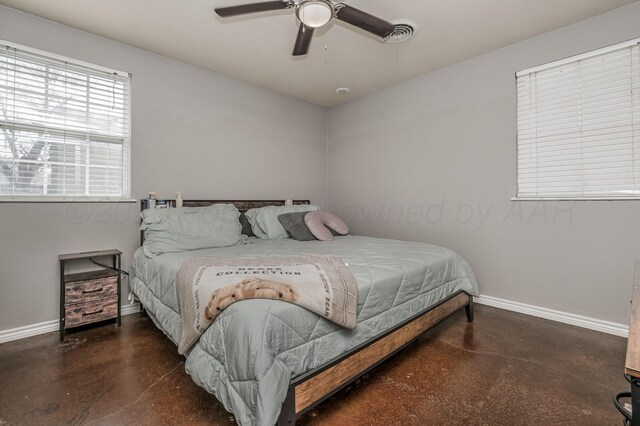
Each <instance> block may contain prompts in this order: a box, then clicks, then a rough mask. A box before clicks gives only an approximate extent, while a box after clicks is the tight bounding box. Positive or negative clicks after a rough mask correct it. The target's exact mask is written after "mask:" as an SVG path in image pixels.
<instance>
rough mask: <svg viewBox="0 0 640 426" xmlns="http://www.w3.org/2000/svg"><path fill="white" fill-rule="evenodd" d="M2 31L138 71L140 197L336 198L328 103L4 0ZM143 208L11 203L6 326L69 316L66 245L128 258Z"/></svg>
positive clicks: (2, 243)
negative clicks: (61, 292) (61, 278)
mask: <svg viewBox="0 0 640 426" xmlns="http://www.w3.org/2000/svg"><path fill="white" fill-rule="evenodd" d="M0 39H4V40H8V41H12V42H15V43H20V44H24V45H27V46H31V47H35V48H38V49H42V50H46V51H50V52H54V53H58V54H61V55H65V56H69V57H71V58H75V59H80V60H83V61H87V62H90V63H95V64H99V65H103V66H106V67H110V68H115V69H119V70H122V71H128V72H131V73H132V74H133V82H132V105H133V108H132V123H133V127H132V142H131V144H132V167H131V168H132V194H133V197H134V198H141V197H142V198H144V196H145V194H146V193H147V192H148V191H157V192H158V195H159V196H160V197H173V196H175V193H176V192H177V191H182V194H183V196H184V197H185V198H211V199H215V198H218V199H229V198H231V199H234V198H235V199H284V198H305V199H306V198H309V199H311V200H312V201H313V202H314V203H317V204H320V205H324V204H325V198H326V110H325V109H324V108H321V107H317V106H314V105H311V104H308V103H305V102H302V101H298V100H294V99H291V98H288V97H285V96H281V95H278V94H275V93H273V92H269V91H266V90H263V89H259V88H256V87H254V86H251V85H248V84H244V83H241V82H239V81H237V80H234V79H231V78H229V77H225V76H222V75H220V74H216V73H213V72H209V71H205V70H202V69H198V68H195V67H192V66H189V65H186V64H183V63H180V62H177V61H173V60H170V59H167V58H165V57H162V56H158V55H154V54H151V53H148V52H146V51H143V50H140V49H136V48H133V47H130V46H126V45H123V44H120V43H116V42H113V41H110V40H107V39H104V38H101V37H98V36H95V35H91V34H88V33H85V32H82V31H77V30H74V29H71V28H69V27H65V26H62V25H59V24H55V23H52V22H49V21H45V20H42V19H39V18H36V17H33V16H31V15H27V14H23V13H20V12H17V11H15V10H13V9H8V8H5V7H1V6H0ZM185 48H188V46H185ZM212 54H213V53H212ZM292 159H293V160H294V161H291V160H292ZM137 212H138V206H137V204H45V203H38V204H22V203H20V204H8V203H4V204H0V331H2V330H7V329H11V328H15V327H20V326H24V325H30V324H34V323H39V322H43V321H48V320H53V319H56V318H58V311H57V309H58V264H57V255H58V254H59V253H65V252H76V251H86V250H98V249H103V248H112V247H116V248H119V249H120V250H122V251H123V252H124V258H123V260H124V262H125V266H126V265H128V263H129V261H130V259H131V256H132V254H133V251H134V250H135V248H136V247H137V243H138V232H137V227H138V220H137V217H136V214H137ZM123 293H124V295H126V294H127V293H128V289H127V288H125V289H124V291H123ZM125 303H126V300H125Z"/></svg>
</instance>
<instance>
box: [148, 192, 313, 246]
mask: <svg viewBox="0 0 640 426" xmlns="http://www.w3.org/2000/svg"><path fill="white" fill-rule="evenodd" d="M164 201H166V202H167V203H168V202H171V203H172V204H173V205H175V203H176V200H175V199H164ZM284 203H285V200H183V201H182V206H183V207H207V206H210V205H212V204H233V205H234V206H236V208H237V209H238V210H239V211H240V223H241V224H242V229H243V231H244V230H245V229H246V228H247V226H249V222H248V221H247V218H246V216H245V215H244V213H245V212H246V211H247V210H251V209H257V208H260V207H267V206H284ZM310 203H311V202H310V201H309V200H293V204H294V205H300V204H310ZM145 208H146V200H140V211H141V212H142V211H143V210H145ZM249 229H251V228H250V227H249ZM143 242H144V231H140V245H142V243H143Z"/></svg>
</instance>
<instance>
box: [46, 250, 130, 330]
mask: <svg viewBox="0 0 640 426" xmlns="http://www.w3.org/2000/svg"><path fill="white" fill-rule="evenodd" d="M121 255H122V252H120V250H115V249H112V250H101V251H88V252H84V253H70V254H61V255H60V256H58V260H59V261H60V340H64V333H65V330H67V329H69V328H73V327H79V326H81V325H86V324H92V323H95V322H99V321H104V320H108V319H113V318H115V319H116V325H117V326H120V269H121V265H122V263H121V258H120V257H121ZM100 257H111V266H112V267H113V269H110V268H103V269H100V270H97V271H90V272H82V273H78V274H67V273H66V272H65V264H66V262H72V261H78V260H81V259H89V258H92V259H93V258H100Z"/></svg>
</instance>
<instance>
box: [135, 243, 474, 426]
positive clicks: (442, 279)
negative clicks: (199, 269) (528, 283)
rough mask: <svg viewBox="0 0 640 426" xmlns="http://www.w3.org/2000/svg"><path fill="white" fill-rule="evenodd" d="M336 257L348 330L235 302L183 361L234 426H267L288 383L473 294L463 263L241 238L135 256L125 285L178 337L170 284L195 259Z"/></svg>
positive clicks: (377, 249)
mask: <svg viewBox="0 0 640 426" xmlns="http://www.w3.org/2000/svg"><path fill="white" fill-rule="evenodd" d="M301 254H320V255H335V256H339V257H340V258H342V260H343V261H344V262H345V263H346V264H347V266H348V267H349V269H350V270H351V272H352V273H353V275H354V277H355V278H356V280H357V282H358V323H357V326H356V328H355V329H354V330H347V329H343V328H341V327H339V326H337V325H335V324H333V323H331V322H329V321H327V320H325V319H324V318H321V317H320V316H318V315H315V314H313V313H311V312H309V311H307V310H305V309H304V308H302V307H300V306H297V305H293V304H290V303H286V302H282V301H275V300H244V301H241V302H237V303H235V304H232V305H231V306H229V307H228V308H227V309H225V310H224V311H223V312H222V313H221V314H220V315H219V316H218V317H217V318H216V320H215V321H214V322H213V323H212V324H211V326H210V327H209V328H208V329H207V331H206V332H205V333H204V334H203V335H202V336H201V337H200V339H199V341H198V342H197V343H196V344H195V345H194V346H193V348H192V349H191V350H190V352H188V353H187V360H186V363H185V368H186V371H187V373H188V374H190V375H191V377H192V378H193V380H194V381H195V382H196V383H197V384H198V385H200V386H202V387H203V388H205V389H206V390H207V391H209V392H210V393H212V394H213V395H215V396H216V397H217V398H218V399H219V400H220V401H221V402H222V403H223V404H224V406H225V408H226V409H227V410H229V411H230V412H232V413H233V414H234V415H235V416H236V420H237V421H238V423H240V424H242V425H269V426H271V425H273V424H275V423H276V421H277V418H278V415H279V413H280V407H281V405H282V403H283V401H284V399H285V397H286V392H287V388H288V385H289V382H290V380H291V379H292V378H295V377H296V376H298V375H301V374H303V373H305V372H307V371H309V370H312V369H314V368H316V367H318V366H321V365H323V364H325V363H327V362H329V361H331V360H332V359H335V358H336V357H339V356H340V355H341V354H344V353H345V352H347V351H349V350H350V349H352V348H354V347H356V346H358V345H360V344H362V343H364V342H366V341H368V340H370V339H372V338H375V337H376V336H378V335H380V334H382V333H384V332H385V331H386V330H389V329H390V328H392V327H393V326H394V325H397V324H399V323H401V322H403V321H404V320H406V319H408V318H410V317H412V316H413V315H416V314H418V313H420V312H422V311H424V310H425V309H427V308H428V307H430V306H433V305H435V304H437V303H438V302H440V301H442V300H444V299H446V298H447V297H448V296H451V295H453V294H455V293H457V292H458V291H461V290H463V291H465V292H467V293H469V294H472V295H477V294H478V288H477V284H476V280H475V277H474V275H473V272H472V270H471V268H470V267H469V265H468V263H467V262H466V261H465V260H464V259H463V258H462V257H461V256H459V255H458V254H456V253H455V252H453V251H451V250H449V249H446V248H443V247H439V246H435V245H431V244H426V243H418V242H407V241H397V240H389V239H380V238H371V237H359V236H344V237H337V238H335V239H334V240H333V241H327V242H320V241H304V242H303V241H295V240H292V239H283V240H258V239H253V238H252V239H249V240H248V241H246V243H245V244H243V245H240V246H233V247H224V248H216V249H205V250H196V251H189V252H181V253H167V254H163V255H160V256H158V257H155V258H153V259H148V258H147V257H146V256H145V255H144V254H143V253H142V250H140V249H139V250H137V251H136V253H135V255H134V260H133V263H132V266H131V271H130V274H131V278H130V286H131V289H132V291H133V292H134V294H135V295H136V296H137V297H138V299H139V300H140V301H141V302H142V304H143V305H144V306H145V308H146V309H147V310H148V311H150V312H151V314H152V315H153V316H154V317H155V319H156V321H157V322H156V323H157V325H158V326H159V327H160V328H161V329H162V330H163V331H164V332H165V334H167V336H168V337H169V338H170V339H171V340H172V341H173V342H174V343H175V342H178V341H179V339H180V313H179V302H178V297H177V291H176V276H177V272H178V270H179V269H180V266H181V264H182V262H184V261H185V260H186V259H189V258H191V257H196V256H213V257H274V256H291V255H301Z"/></svg>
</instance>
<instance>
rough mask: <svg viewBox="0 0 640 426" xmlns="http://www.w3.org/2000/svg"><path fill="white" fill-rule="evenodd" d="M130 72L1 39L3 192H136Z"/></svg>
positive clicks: (60, 196)
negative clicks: (132, 177) (131, 155)
mask: <svg viewBox="0 0 640 426" xmlns="http://www.w3.org/2000/svg"><path fill="white" fill-rule="evenodd" d="M129 87H130V76H129V75H128V74H126V73H122V72H117V71H113V70H108V69H104V68H101V67H98V66H94V65H89V64H84V63H81V62H78V61H74V60H71V59H66V58H62V57H59V56H55V55H50V54H47V53H44V52H39V51H36V50H33V49H29V48H25V47H22V46H17V45H14V44H9V43H6V42H1V41H0V199H2V200H14V201H20V200H25V201H33V200H45V201H47V200H50V201H54V200H69V201H77V200H96V201H103V200H124V199H128V198H129V197H130V183H129V176H130V166H129V145H130V135H129V118H130V103H129V93H130V92H129Z"/></svg>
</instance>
